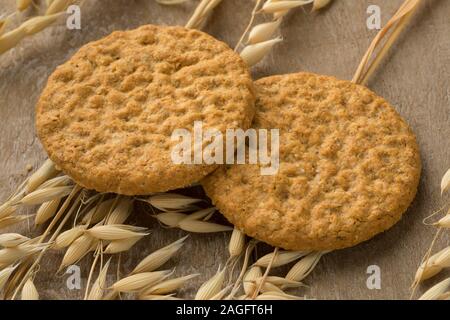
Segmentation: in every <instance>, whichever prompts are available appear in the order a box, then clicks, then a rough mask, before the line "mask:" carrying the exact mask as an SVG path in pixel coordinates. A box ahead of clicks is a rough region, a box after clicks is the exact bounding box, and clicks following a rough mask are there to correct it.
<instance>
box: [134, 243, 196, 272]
mask: <svg viewBox="0 0 450 320" xmlns="http://www.w3.org/2000/svg"><path fill="white" fill-rule="evenodd" d="M187 237H188V236H185V237H183V238H181V239H178V240H177V241H175V242H173V243H171V244H169V245H168V246H165V247H163V248H161V249H159V250H156V251H155V252H153V253H151V254H149V255H148V256H147V257H146V258H145V259H143V260H142V261H141V262H140V263H139V264H138V265H137V266H136V268H134V270H133V271H132V272H131V274H136V273H142V272H150V271H153V270H156V269H158V268H159V267H161V266H162V265H163V264H165V263H166V262H167V261H169V259H170V258H172V257H173V256H174V255H175V253H177V252H178V250H180V248H181V247H182V246H183V245H184V240H186V238H187Z"/></svg>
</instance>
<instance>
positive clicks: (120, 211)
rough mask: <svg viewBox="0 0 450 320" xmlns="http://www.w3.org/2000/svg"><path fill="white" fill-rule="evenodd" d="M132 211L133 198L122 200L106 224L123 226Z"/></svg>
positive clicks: (123, 198)
mask: <svg viewBox="0 0 450 320" xmlns="http://www.w3.org/2000/svg"><path fill="white" fill-rule="evenodd" d="M132 209H133V199H132V198H130V197H122V198H120V199H119V201H118V203H117V205H116V207H115V208H114V210H113V211H112V212H111V213H110V214H109V216H108V218H107V220H106V224H123V223H124V222H125V221H126V220H127V219H128V217H129V216H130V214H131V211H132Z"/></svg>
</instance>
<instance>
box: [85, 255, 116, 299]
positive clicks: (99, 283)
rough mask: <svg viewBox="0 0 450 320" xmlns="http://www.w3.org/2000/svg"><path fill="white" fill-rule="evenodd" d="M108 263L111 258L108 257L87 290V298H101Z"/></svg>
mask: <svg viewBox="0 0 450 320" xmlns="http://www.w3.org/2000/svg"><path fill="white" fill-rule="evenodd" d="M110 263H111V259H109V260H108V261H107V262H106V264H105V265H104V266H103V268H102V269H101V270H100V273H99V275H98V277H97V280H95V282H94V284H93V285H92V288H91V290H90V292H89V295H88V296H87V300H101V299H102V298H103V294H104V292H105V289H106V276H107V275H108V268H109V265H110Z"/></svg>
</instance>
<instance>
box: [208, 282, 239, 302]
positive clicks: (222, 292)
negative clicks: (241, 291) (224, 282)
mask: <svg viewBox="0 0 450 320" xmlns="http://www.w3.org/2000/svg"><path fill="white" fill-rule="evenodd" d="M232 287H233V286H232V285H229V286H226V287H225V288H223V289H222V290H220V291H219V292H217V293H216V294H215V295H213V296H212V297H211V298H210V299H209V300H223V299H224V297H225V296H226V294H227V293H228V292H229V291H230V289H231V288H232Z"/></svg>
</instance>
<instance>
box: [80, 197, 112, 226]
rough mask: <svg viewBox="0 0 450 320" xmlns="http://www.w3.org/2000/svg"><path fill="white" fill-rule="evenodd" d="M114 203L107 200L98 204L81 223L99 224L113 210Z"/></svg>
mask: <svg viewBox="0 0 450 320" xmlns="http://www.w3.org/2000/svg"><path fill="white" fill-rule="evenodd" d="M116 202H117V201H116V199H108V200H105V201H102V202H100V203H99V204H97V205H96V206H94V207H93V208H92V209H90V210H89V211H88V212H87V213H86V215H84V217H83V219H81V222H82V223H89V224H95V223H99V222H100V221H102V220H103V219H104V218H105V217H106V216H107V215H108V214H109V213H110V212H111V211H112V210H113V207H114V204H115V203H116Z"/></svg>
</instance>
